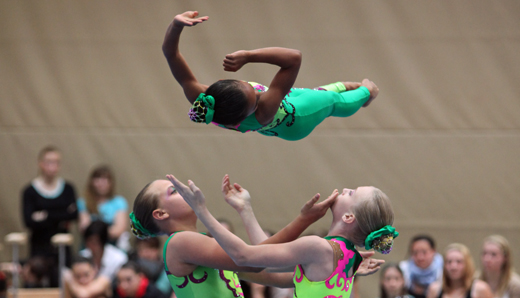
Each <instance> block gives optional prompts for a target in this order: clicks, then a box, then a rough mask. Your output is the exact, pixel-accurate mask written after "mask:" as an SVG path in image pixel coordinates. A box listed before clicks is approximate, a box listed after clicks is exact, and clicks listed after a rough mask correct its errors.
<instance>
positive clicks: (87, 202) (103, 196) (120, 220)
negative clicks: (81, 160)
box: [78, 165, 130, 251]
mask: <svg viewBox="0 0 520 298" xmlns="http://www.w3.org/2000/svg"><path fill="white" fill-rule="evenodd" d="M78 211H79V228H80V231H81V232H83V231H85V229H86V228H87V227H88V226H89V225H90V223H91V222H92V221H94V220H101V221H103V222H105V223H106V224H108V226H109V228H108V239H109V241H110V243H111V244H114V245H116V246H117V247H119V248H120V249H122V250H124V251H129V250H130V242H129V239H130V232H129V231H128V226H129V224H130V223H129V219H128V203H127V202H126V199H125V198H124V197H122V196H120V195H116V194H115V178H114V174H113V172H112V170H111V169H110V168H109V167H108V166H105V165H103V166H99V167H96V168H95V169H94V170H93V171H92V172H91V173H90V176H89V178H88V181H87V187H86V189H85V197H84V198H80V199H79V200H78Z"/></svg>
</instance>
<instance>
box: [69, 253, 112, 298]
mask: <svg viewBox="0 0 520 298" xmlns="http://www.w3.org/2000/svg"><path fill="white" fill-rule="evenodd" d="M64 282H65V296H66V297H67V298H98V297H99V298H101V297H111V296H112V291H111V289H110V280H109V279H108V278H107V277H106V276H97V277H96V269H95V268H94V263H93V262H92V260H90V259H87V258H83V257H78V258H77V259H76V260H75V261H74V262H73V264H72V274H65V276H64Z"/></svg>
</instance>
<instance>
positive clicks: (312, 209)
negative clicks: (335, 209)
mask: <svg viewBox="0 0 520 298" xmlns="http://www.w3.org/2000/svg"><path fill="white" fill-rule="evenodd" d="M338 195H339V192H338V190H337V189H335V190H334V191H333V192H332V194H331V195H330V196H329V197H328V198H327V199H326V200H324V201H323V202H320V203H318V204H316V202H317V201H318V200H319V199H320V194H319V193H318V194H315V195H314V197H313V198H312V199H310V200H309V201H308V202H307V203H305V205H303V207H302V209H301V211H300V214H301V216H302V217H303V218H305V219H308V220H310V221H311V222H315V221H317V220H318V219H320V218H322V217H323V216H324V215H325V214H327V210H329V208H330V206H332V204H334V202H336V198H337V197H338Z"/></svg>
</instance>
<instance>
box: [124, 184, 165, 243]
mask: <svg viewBox="0 0 520 298" xmlns="http://www.w3.org/2000/svg"><path fill="white" fill-rule="evenodd" d="M150 184H152V183H151V182H150V183H148V184H147V185H146V186H145V187H144V188H143V189H142V190H141V192H139V194H138V195H137V197H136V198H135V201H134V209H133V212H132V213H130V228H131V230H132V233H133V234H134V235H135V236H136V237H137V238H139V239H146V238H150V237H155V236H157V235H158V234H159V233H160V230H159V227H158V226H157V225H156V224H155V222H154V220H153V216H152V213H153V211H154V210H155V209H157V208H158V207H159V198H158V194H154V193H150V192H149V191H148V188H149V187H150Z"/></svg>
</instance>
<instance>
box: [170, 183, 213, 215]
mask: <svg viewBox="0 0 520 298" xmlns="http://www.w3.org/2000/svg"><path fill="white" fill-rule="evenodd" d="M166 178H168V180H170V182H171V183H172V184H173V186H174V187H175V190H177V192H178V193H179V194H180V195H181V196H182V198H183V199H184V200H185V201H186V203H188V205H190V207H191V209H193V211H195V213H197V212H199V211H201V210H204V209H205V208H206V198H204V194H203V193H202V191H201V190H200V189H199V188H198V187H197V186H196V185H195V183H193V181H191V180H188V186H186V185H184V184H183V183H182V182H180V181H179V180H178V179H177V178H175V177H174V176H173V175H166Z"/></svg>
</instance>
